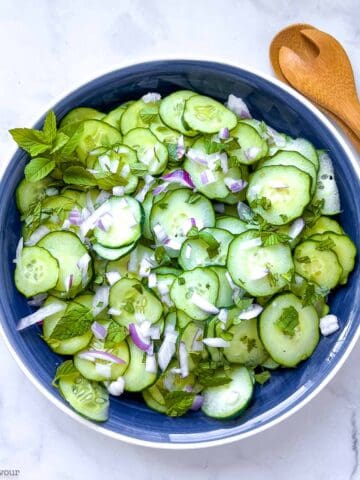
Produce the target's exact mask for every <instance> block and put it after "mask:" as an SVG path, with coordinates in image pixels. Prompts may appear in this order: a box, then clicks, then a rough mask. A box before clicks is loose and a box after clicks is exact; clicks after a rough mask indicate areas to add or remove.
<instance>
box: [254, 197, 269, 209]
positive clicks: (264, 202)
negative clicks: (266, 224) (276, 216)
mask: <svg viewBox="0 0 360 480" xmlns="http://www.w3.org/2000/svg"><path fill="white" fill-rule="evenodd" d="M250 207H251V208H257V207H260V208H262V209H263V210H269V209H270V208H271V201H270V200H269V199H268V198H266V197H258V198H255V200H253V201H252V202H250Z"/></svg>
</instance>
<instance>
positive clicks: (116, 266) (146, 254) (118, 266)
mask: <svg viewBox="0 0 360 480" xmlns="http://www.w3.org/2000/svg"><path fill="white" fill-rule="evenodd" d="M124 248H126V247H124ZM132 250H135V249H134V248H133V249H132ZM131 257H132V259H131V263H132V265H131V271H129V262H130V255H129V254H127V255H125V256H123V257H121V258H119V259H114V261H111V262H109V263H108V264H107V267H106V272H118V273H120V275H121V277H128V278H137V279H140V278H141V277H140V276H139V273H138V272H139V269H140V264H141V261H142V260H143V259H144V258H146V259H148V260H149V261H151V260H154V252H153V250H151V248H148V247H145V246H144V245H137V247H136V251H133V252H132V255H131Z"/></svg>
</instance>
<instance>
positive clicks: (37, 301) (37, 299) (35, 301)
mask: <svg viewBox="0 0 360 480" xmlns="http://www.w3.org/2000/svg"><path fill="white" fill-rule="evenodd" d="M47 297H48V294H47V293H38V294H37V295H35V296H34V297H33V298H31V299H30V300H28V302H27V304H28V305H30V306H31V307H40V306H41V305H42V304H43V303H44V301H45V300H46V299H47Z"/></svg>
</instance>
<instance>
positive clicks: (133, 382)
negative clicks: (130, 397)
mask: <svg viewBox="0 0 360 480" xmlns="http://www.w3.org/2000/svg"><path fill="white" fill-rule="evenodd" d="M127 343H128V346H129V351H130V364H129V367H128V369H127V370H126V372H125V374H124V376H123V378H124V380H125V391H127V392H141V391H142V390H145V389H146V388H148V387H150V386H151V385H152V384H153V383H155V382H156V378H157V374H156V373H150V372H147V371H146V370H145V366H146V365H145V359H144V357H145V355H144V351H143V350H140V348H138V347H137V346H136V345H135V344H134V342H133V341H132V340H130V339H129V338H128V339H127Z"/></svg>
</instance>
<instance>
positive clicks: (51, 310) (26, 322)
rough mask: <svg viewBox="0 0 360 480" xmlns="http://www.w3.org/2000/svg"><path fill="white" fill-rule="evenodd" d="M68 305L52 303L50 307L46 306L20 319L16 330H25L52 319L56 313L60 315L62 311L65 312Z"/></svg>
mask: <svg viewBox="0 0 360 480" xmlns="http://www.w3.org/2000/svg"><path fill="white" fill-rule="evenodd" d="M65 308H66V304H65V303H51V304H50V305H46V306H45V307H42V308H39V310H36V312H34V313H31V314H30V315H27V316H26V317H23V318H21V319H20V321H19V323H18V325H17V327H16V330H23V329H24V328H27V327H30V326H31V325H34V324H35V323H39V322H41V321H43V320H44V318H47V317H50V316H51V315H54V314H55V313H59V312H61V311H62V310H65Z"/></svg>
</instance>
